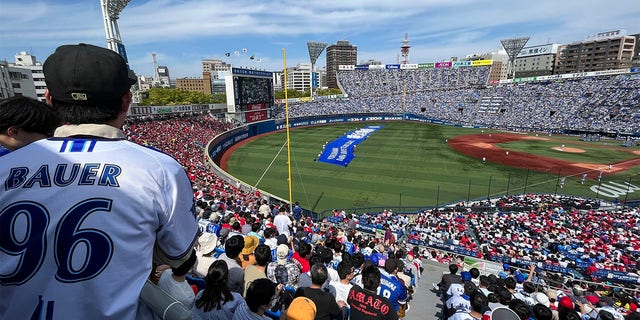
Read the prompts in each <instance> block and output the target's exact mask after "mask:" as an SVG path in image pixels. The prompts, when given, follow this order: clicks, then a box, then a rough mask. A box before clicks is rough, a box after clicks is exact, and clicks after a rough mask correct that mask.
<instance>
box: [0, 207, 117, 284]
mask: <svg viewBox="0 0 640 320" xmlns="http://www.w3.org/2000/svg"><path fill="white" fill-rule="evenodd" d="M111 204H112V200H111V199H104V198H93V199H87V200H84V201H80V202H78V203H76V204H75V205H74V206H72V207H71V208H70V209H69V210H67V212H65V213H64V215H63V216H62V218H61V219H60V222H59V223H58V225H57V226H55V233H54V236H53V240H52V241H53V256H54V258H55V263H56V266H57V271H56V279H57V280H58V281H61V282H66V283H72V282H79V281H84V280H88V279H91V278H94V277H95V276H97V275H98V274H100V273H101V272H102V271H103V270H104V268H106V267H107V265H108V264H109V261H110V260H111V256H112V253H113V241H112V240H111V238H110V237H109V236H108V235H107V234H106V233H105V232H103V231H102V230H98V229H91V228H84V229H83V228H81V225H82V223H83V221H84V220H85V219H86V218H87V217H88V216H89V215H91V214H92V213H94V212H97V211H106V212H110V211H111ZM49 221H50V215H49V211H48V210H47V208H45V207H44V206H43V205H41V204H39V203H37V202H33V201H20V202H15V203H13V204H10V205H9V206H7V207H5V208H4V209H3V210H2V212H0V250H2V252H3V253H4V254H7V255H10V256H14V257H17V258H16V259H10V260H12V261H14V263H13V264H14V265H15V267H14V268H13V271H12V272H10V273H7V274H0V284H2V285H3V286H9V285H21V284H23V283H25V282H27V281H29V279H31V278H32V277H33V276H34V275H35V274H36V273H37V272H38V270H39V269H40V267H42V265H43V263H44V261H45V257H46V255H47V229H48V228H49ZM17 226H20V229H17ZM52 228H53V226H52ZM81 244H82V245H84V246H85V251H86V254H85V255H84V256H83V255H78V256H79V257H84V261H81V263H79V265H78V264H76V263H73V258H74V252H75V251H76V250H78V247H79V245H81ZM7 260H9V259H6V260H5V261H3V264H6V263H7ZM16 262H17V263H16ZM2 270H3V271H5V270H7V269H6V265H5V266H3V267H2Z"/></svg>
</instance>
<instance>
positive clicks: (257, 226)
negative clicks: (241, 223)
mask: <svg viewBox="0 0 640 320" xmlns="http://www.w3.org/2000/svg"><path fill="white" fill-rule="evenodd" d="M261 226H262V225H261V224H260V223H259V222H255V223H254V224H252V225H251V231H253V232H256V233H257V232H258V231H260V227H261Z"/></svg>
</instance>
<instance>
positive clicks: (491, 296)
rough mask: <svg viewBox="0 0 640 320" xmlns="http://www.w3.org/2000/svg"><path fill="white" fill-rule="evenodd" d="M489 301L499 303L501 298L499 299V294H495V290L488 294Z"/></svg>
mask: <svg viewBox="0 0 640 320" xmlns="http://www.w3.org/2000/svg"><path fill="white" fill-rule="evenodd" d="M487 301H489V302H491V303H499V302H500V300H499V299H498V295H497V294H495V292H491V293H489V294H488V295H487Z"/></svg>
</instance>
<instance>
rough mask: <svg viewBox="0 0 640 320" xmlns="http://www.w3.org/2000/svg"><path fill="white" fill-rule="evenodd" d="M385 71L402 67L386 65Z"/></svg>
mask: <svg viewBox="0 0 640 320" xmlns="http://www.w3.org/2000/svg"><path fill="white" fill-rule="evenodd" d="M385 69H387V70H394V69H400V65H399V64H388V65H385Z"/></svg>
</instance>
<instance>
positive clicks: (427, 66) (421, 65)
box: [418, 62, 435, 69]
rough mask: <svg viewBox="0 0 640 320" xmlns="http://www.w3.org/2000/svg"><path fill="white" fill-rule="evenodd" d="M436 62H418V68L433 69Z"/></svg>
mask: <svg viewBox="0 0 640 320" xmlns="http://www.w3.org/2000/svg"><path fill="white" fill-rule="evenodd" d="M433 68H435V64H434V63H433V62H427V63H418V69H433Z"/></svg>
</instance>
